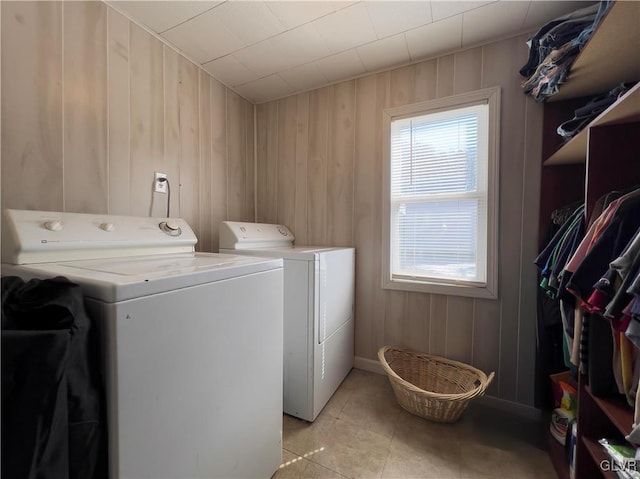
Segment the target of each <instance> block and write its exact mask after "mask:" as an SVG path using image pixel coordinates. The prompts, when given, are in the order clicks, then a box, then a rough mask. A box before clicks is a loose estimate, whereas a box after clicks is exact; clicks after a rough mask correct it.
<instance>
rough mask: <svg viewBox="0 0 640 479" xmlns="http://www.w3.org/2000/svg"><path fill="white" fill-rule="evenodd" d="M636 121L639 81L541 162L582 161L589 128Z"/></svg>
mask: <svg viewBox="0 0 640 479" xmlns="http://www.w3.org/2000/svg"><path fill="white" fill-rule="evenodd" d="M638 5H640V2H638ZM639 58H640V56H639ZM567 119H569V118H567ZM636 121H640V83H637V84H636V85H635V86H634V87H633V88H631V89H630V90H629V91H628V92H626V93H625V94H624V95H623V96H622V97H620V98H619V99H618V100H617V101H616V102H615V103H614V104H613V105H611V106H610V107H609V108H607V109H606V110H605V111H603V112H602V113H601V114H600V115H599V116H597V117H596V118H595V119H594V120H593V121H592V122H591V123H590V124H589V125H587V126H586V127H585V128H584V129H583V130H582V131H581V132H580V133H578V134H577V135H576V136H574V137H573V138H572V139H571V140H569V141H568V142H567V143H565V144H564V145H562V146H561V147H560V148H558V150H557V151H556V152H555V153H554V154H553V155H551V156H550V157H549V158H547V160H546V161H545V162H544V163H543V164H544V165H571V164H578V163H584V162H585V161H586V158H587V147H588V142H589V128H596V127H598V126H606V125H616V124H622V123H631V122H636Z"/></svg>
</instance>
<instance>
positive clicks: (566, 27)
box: [520, 0, 612, 102]
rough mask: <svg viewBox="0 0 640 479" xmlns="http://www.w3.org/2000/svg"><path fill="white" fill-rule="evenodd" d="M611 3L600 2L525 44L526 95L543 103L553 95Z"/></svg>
mask: <svg viewBox="0 0 640 479" xmlns="http://www.w3.org/2000/svg"><path fill="white" fill-rule="evenodd" d="M611 4H612V2H611V1H610V0H602V1H601V2H600V3H599V4H594V5H591V6H589V7H586V8H582V9H580V10H576V11H575V12H572V13H569V14H567V15H563V16H562V17H559V18H556V19H555V20H552V21H550V22H549V23H547V24H546V25H544V26H543V27H542V28H541V29H540V30H538V32H537V33H536V34H535V35H534V36H533V37H532V38H531V39H530V40H529V41H528V42H527V45H528V46H529V59H528V61H527V63H526V64H525V65H524V66H523V67H522V68H521V69H520V74H521V75H522V76H524V77H527V80H525V81H524V82H523V83H522V87H523V88H524V91H525V93H526V94H528V95H531V96H532V97H533V98H535V100H536V101H539V102H542V101H544V100H545V99H546V98H548V97H550V96H552V95H555V94H556V93H557V92H558V91H559V86H560V85H561V84H562V83H563V82H564V81H565V79H566V77H567V74H568V73H569V70H570V68H571V65H572V63H573V61H574V60H575V58H576V57H577V55H578V53H579V52H580V50H581V49H582V47H583V46H584V45H585V44H586V43H587V41H588V40H589V38H590V37H591V34H592V33H593V32H594V30H595V29H596V27H597V26H598V24H599V23H600V21H601V20H602V18H603V17H604V14H605V13H606V12H607V10H608V9H609V7H610V6H611Z"/></svg>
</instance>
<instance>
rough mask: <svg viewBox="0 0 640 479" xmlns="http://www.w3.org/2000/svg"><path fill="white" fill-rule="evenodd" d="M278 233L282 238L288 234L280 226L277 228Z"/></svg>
mask: <svg viewBox="0 0 640 479" xmlns="http://www.w3.org/2000/svg"><path fill="white" fill-rule="evenodd" d="M278 231H279V232H280V234H281V235H282V236H289V233H288V232H287V230H286V229H285V228H283V227H282V226H278Z"/></svg>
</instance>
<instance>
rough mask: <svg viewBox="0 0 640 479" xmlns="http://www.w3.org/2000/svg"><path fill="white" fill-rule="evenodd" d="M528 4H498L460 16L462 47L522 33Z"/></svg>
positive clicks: (485, 6)
mask: <svg viewBox="0 0 640 479" xmlns="http://www.w3.org/2000/svg"><path fill="white" fill-rule="evenodd" d="M528 9H529V4H528V2H500V3H491V4H489V5H484V6H482V7H480V8H476V9H474V10H470V11H468V12H465V13H463V14H462V46H463V47H466V46H470V45H474V44H477V43H480V42H485V41H487V40H490V39H492V38H496V37H500V36H505V35H508V34H510V33H517V32H521V31H522V28H523V27H522V25H523V24H524V19H525V17H526V16H527V10H528Z"/></svg>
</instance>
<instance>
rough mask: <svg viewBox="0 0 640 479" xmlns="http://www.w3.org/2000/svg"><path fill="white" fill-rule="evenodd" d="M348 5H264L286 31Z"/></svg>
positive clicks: (332, 3)
mask: <svg viewBox="0 0 640 479" xmlns="http://www.w3.org/2000/svg"><path fill="white" fill-rule="evenodd" d="M350 3H352V2H314V1H309V2H306V1H302V2H297V1H292V2H274V1H271V2H266V5H267V7H268V8H269V10H271V11H272V12H273V14H274V15H275V16H276V17H278V19H279V20H280V22H281V23H282V24H283V25H284V26H285V27H286V28H287V29H291V28H295V27H298V26H300V25H304V24H305V23H308V22H310V21H312V20H315V19H316V18H320V17H324V16H325V15H328V14H329V13H332V12H335V11H336V10H340V9H341V8H344V7H346V6H348V5H349V4H350Z"/></svg>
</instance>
